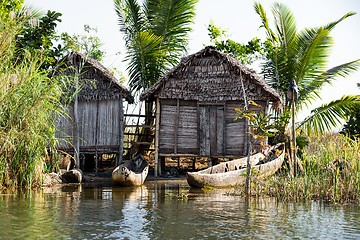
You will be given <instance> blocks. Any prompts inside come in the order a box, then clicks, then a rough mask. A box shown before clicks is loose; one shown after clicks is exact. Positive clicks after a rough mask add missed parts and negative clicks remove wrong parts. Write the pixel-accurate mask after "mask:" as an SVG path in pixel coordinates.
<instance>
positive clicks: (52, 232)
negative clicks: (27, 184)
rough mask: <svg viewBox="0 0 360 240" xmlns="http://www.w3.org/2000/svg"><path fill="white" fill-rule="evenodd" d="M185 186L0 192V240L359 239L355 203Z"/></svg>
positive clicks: (177, 184)
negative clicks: (248, 196)
mask: <svg viewBox="0 0 360 240" xmlns="http://www.w3.org/2000/svg"><path fill="white" fill-rule="evenodd" d="M227 192H228V190H221V191H218V190H215V191H210V192H203V191H201V190H193V189H190V188H189V187H188V185H187V184H186V183H183V182H180V183H176V182H173V183H154V182H153V183H147V184H146V185H145V186H143V187H139V188H119V187H117V188H115V187H114V188H84V187H82V186H70V187H69V186H67V187H61V188H52V189H44V190H42V191H38V192H30V193H27V194H20V193H18V194H7V195H5V194H3V195H0V239H344V238H345V239H360V221H359V220H360V208H359V206H353V205H352V206H338V205H329V204H322V203H318V202H309V203H302V204H299V203H277V202H276V201H274V200H273V199H262V200H250V201H246V200H245V199H243V198H241V197H238V196H231V195H228V194H227Z"/></svg>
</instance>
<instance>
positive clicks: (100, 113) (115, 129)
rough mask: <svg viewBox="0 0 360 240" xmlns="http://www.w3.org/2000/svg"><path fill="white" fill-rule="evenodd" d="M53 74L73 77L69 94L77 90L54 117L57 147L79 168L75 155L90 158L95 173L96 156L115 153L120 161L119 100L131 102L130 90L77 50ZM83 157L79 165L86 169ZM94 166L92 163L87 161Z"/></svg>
mask: <svg viewBox="0 0 360 240" xmlns="http://www.w3.org/2000/svg"><path fill="white" fill-rule="evenodd" d="M59 66H60V67H59V68H60V70H58V71H57V73H56V74H57V75H59V74H63V75H67V76H69V77H74V85H75V86H74V88H73V89H72V90H71V91H70V92H71V93H73V92H74V91H76V89H78V90H77V91H79V92H78V93H77V94H76V95H75V97H74V99H73V101H72V102H71V104H70V106H69V108H68V109H65V112H66V113H67V116H66V114H64V115H63V116H61V117H59V118H58V119H57V122H56V125H57V128H58V129H60V131H59V132H58V133H57V134H56V136H57V137H59V138H64V139H67V140H68V141H61V143H60V144H61V146H60V147H61V148H62V149H63V150H64V151H66V152H68V153H72V154H74V156H75V159H76V160H77V163H76V164H77V167H79V164H80V161H79V154H81V156H90V159H91V158H92V160H93V159H94V155H95V161H94V162H95V166H94V167H95V170H96V172H97V169H98V168H97V160H98V155H101V154H117V158H116V163H115V165H118V164H119V162H121V161H122V155H123V143H124V110H123V101H127V102H129V103H132V102H133V97H132V96H131V94H130V92H129V91H128V90H127V89H126V88H125V87H124V86H123V85H122V84H121V83H120V82H119V80H117V79H116V78H115V77H114V75H113V74H112V73H111V72H110V71H109V70H108V69H106V68H105V67H104V66H103V65H102V64H101V63H100V62H98V61H97V60H95V59H92V58H90V57H86V56H85V55H83V54H80V53H75V52H73V53H70V54H68V55H67V56H66V57H65V58H64V59H63V60H62V61H61V64H60V65H59ZM86 164H87V163H86V162H85V159H84V158H82V163H81V165H82V168H83V170H84V168H85V170H86ZM91 164H92V165H94V164H93V163H91Z"/></svg>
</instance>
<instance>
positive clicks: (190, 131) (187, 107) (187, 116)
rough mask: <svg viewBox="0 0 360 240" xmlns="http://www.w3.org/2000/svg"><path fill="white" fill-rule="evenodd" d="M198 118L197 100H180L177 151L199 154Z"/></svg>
mask: <svg viewBox="0 0 360 240" xmlns="http://www.w3.org/2000/svg"><path fill="white" fill-rule="evenodd" d="M197 122H198V118H197V103H196V102H195V101H180V109H179V119H178V133H177V153H179V154H198V153H199V150H198V149H199V147H198V124H197Z"/></svg>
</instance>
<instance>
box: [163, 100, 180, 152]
mask: <svg viewBox="0 0 360 240" xmlns="http://www.w3.org/2000/svg"><path fill="white" fill-rule="evenodd" d="M160 106H161V113H160V115H161V116H160V132H159V135H160V137H159V152H160V153H165V154H170V153H174V138H175V119H176V106H177V101H176V100H161V102H160Z"/></svg>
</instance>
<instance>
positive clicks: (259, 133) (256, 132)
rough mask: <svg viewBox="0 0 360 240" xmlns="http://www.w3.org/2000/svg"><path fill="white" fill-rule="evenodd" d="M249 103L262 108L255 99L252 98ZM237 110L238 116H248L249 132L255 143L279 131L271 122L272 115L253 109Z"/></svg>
mask: <svg viewBox="0 0 360 240" xmlns="http://www.w3.org/2000/svg"><path fill="white" fill-rule="evenodd" d="M249 104H251V105H253V106H255V107H258V108H261V106H260V105H258V104H256V103H255V102H254V101H251V100H250V101H249ZM235 111H236V112H237V113H238V118H240V119H242V118H246V119H248V120H249V128H250V132H248V133H249V134H250V135H251V136H252V138H251V140H252V142H253V144H255V143H257V142H259V141H260V142H261V141H263V140H265V139H266V138H268V137H272V136H274V134H275V133H276V132H277V130H276V129H275V128H274V125H273V124H270V120H269V118H270V116H269V115H265V114H264V113H263V112H262V111H260V112H259V113H256V112H255V111H253V110H246V109H244V110H240V109H238V108H236V109H235Z"/></svg>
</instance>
